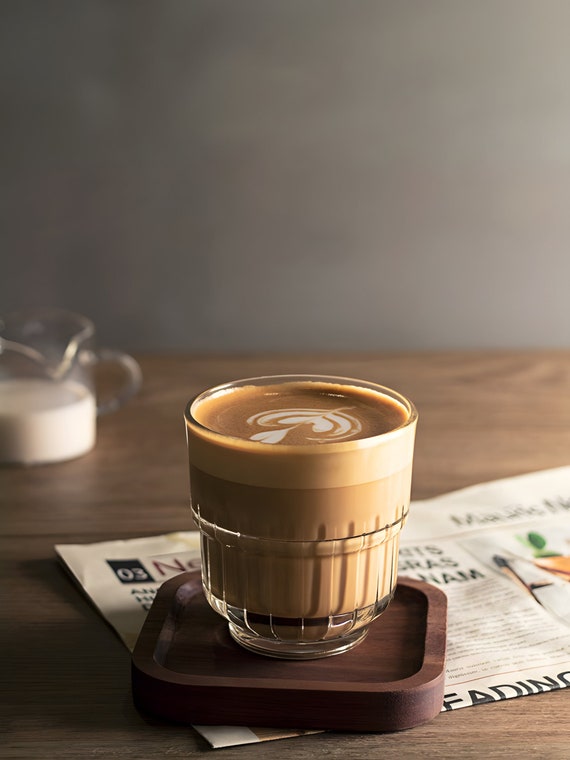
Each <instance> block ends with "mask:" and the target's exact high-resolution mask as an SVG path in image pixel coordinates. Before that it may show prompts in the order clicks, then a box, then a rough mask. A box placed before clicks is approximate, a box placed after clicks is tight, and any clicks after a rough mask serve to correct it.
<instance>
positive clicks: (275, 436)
mask: <svg viewBox="0 0 570 760" xmlns="http://www.w3.org/2000/svg"><path fill="white" fill-rule="evenodd" d="M351 408H352V407H344V408H343V407H341V408H339V409H330V410H323V409H306V408H298V407H297V408H293V409H279V410H277V411H273V410H270V411H263V412H258V413H257V414H253V415H251V417H249V418H248V420H247V423H248V425H251V426H252V427H266V428H271V429H270V430H262V431H261V432H259V433H254V434H253V435H251V436H249V440H250V441H258V442H261V443H281V442H285V443H286V441H285V439H286V437H287V436H288V435H289V434H290V433H292V432H293V431H295V432H297V434H298V433H299V432H300V429H301V431H302V432H303V433H304V435H303V437H304V439H305V440H307V441H314V442H317V443H320V442H325V441H331V440H332V441H340V440H343V439H345V438H348V437H351V436H355V435H358V434H359V433H360V432H361V430H362V424H361V422H360V420H359V419H358V418H357V417H355V416H353V415H351V414H349V412H348V411H347V409H351Z"/></svg>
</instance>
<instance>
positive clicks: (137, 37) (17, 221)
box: [0, 0, 570, 351]
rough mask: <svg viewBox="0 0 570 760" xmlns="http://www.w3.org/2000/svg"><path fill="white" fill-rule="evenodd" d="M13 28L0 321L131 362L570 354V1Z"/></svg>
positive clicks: (444, 1)
mask: <svg viewBox="0 0 570 760" xmlns="http://www.w3.org/2000/svg"><path fill="white" fill-rule="evenodd" d="M0 21H1V24H0V56H1V74H0V108H1V119H0V129H1V135H0V138H1V139H0V151H1V160H2V163H1V178H0V182H1V210H0V213H1V220H0V221H1V225H0V234H1V245H0V257H1V271H0V311H5V310H8V309H11V308H16V307H21V306H26V305H32V304H57V305H61V306H66V307H69V308H72V309H76V310H80V311H82V312H83V313H85V314H87V315H89V316H90V317H92V318H93V319H94V320H95V321H96V323H97V325H98V327H99V332H100V340H101V342H104V343H107V344H109V343H110V344H112V345H120V346H122V347H125V348H129V349H132V350H147V349H148V350H151V349H165V350H176V349H183V350H197V351H218V350H231V351H256V350H302V351H304V350H322V351H328V350H337V349H339V350H344V349H348V350H384V349H386V350H394V349H404V350H405V349H434V348H435V349H439V348H442V349H447V348H458V347H460V348H463V347H464V348H478V347H490V348H493V347H498V348H500V347H560V346H564V347H567V346H568V345H570V321H569V314H570V308H569V298H568V286H569V281H570V255H569V243H570V2H568V1H567V0H565V1H563V2H562V1H561V2H556V0H536V1H534V2H533V1H532V0H493V1H490V0H480V1H479V2H467V1H466V0H393V1H387V0H377V1H376V2H373V1H372V2H367V1H364V0H354V1H350V0H344V1H343V0H282V2H277V1H276V0H265V1H264V0H259V2H252V1H251V0H240V1H239V2H237V1H235V0H162V1H159V0H157V1H156V2H147V1H144V0H142V1H141V0H139V1H136V2H135V1H134V0H133V2H127V1H124V0H123V1H121V0H116V1H113V0H107V1H103V0H94V1H93V2H82V1H81V0H76V1H70V2H61V1H59V2H58V1H57V0H55V1H51V2H47V1H41V0H40V1H38V2H29V0H13V1H12V0H3V1H2V2H1V3H0Z"/></svg>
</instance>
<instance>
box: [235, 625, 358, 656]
mask: <svg viewBox="0 0 570 760" xmlns="http://www.w3.org/2000/svg"><path fill="white" fill-rule="evenodd" d="M228 626H229V630H230V634H231V637H232V638H233V640H234V641H235V642H236V643H237V644H239V645H240V646H242V647H243V648H244V649H247V650H249V651H250V652H254V653H255V654H261V655H265V656H266V657H276V658H278V659H280V660H315V659H319V658H322V657H332V656H333V655H335V654H342V653H343V652H348V651H349V650H350V649H353V648H354V647H355V646H356V645H357V644H360V642H361V641H363V639H365V638H366V634H367V633H368V627H366V628H359V629H358V630H356V631H353V632H352V633H349V634H347V635H346V636H341V637H340V638H338V639H329V640H325V641H286V640H279V639H268V638H265V637H263V636H257V635H256V634H252V633H250V632H249V631H247V630H244V629H243V628H238V626H236V625H235V624H234V623H228Z"/></svg>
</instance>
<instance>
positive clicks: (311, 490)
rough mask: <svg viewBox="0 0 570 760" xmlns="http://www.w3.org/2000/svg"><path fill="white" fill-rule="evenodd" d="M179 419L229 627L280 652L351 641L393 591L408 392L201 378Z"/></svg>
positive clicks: (410, 420) (407, 479) (305, 653)
mask: <svg viewBox="0 0 570 760" xmlns="http://www.w3.org/2000/svg"><path fill="white" fill-rule="evenodd" d="M185 419H186V430H187V441H188V453H189V462H190V489H191V503H192V511H193V515H194V518H195V520H196V523H197V525H198V527H199V529H200V532H201V554H202V578H203V585H204V591H205V595H206V598H207V599H208V602H209V603H210V605H211V606H212V607H213V609H215V610H216V611H217V612H219V613H220V614H221V615H223V616H224V617H226V618H227V620H228V621H229V629H230V633H231V635H232V637H233V638H234V639H235V640H236V641H237V642H238V643H239V644H241V645H242V646H244V647H245V648H247V649H249V650H252V651H255V652H258V653H261V654H266V655H270V656H273V657H280V658H288V659H308V658H316V657H325V656H328V655H332V654H338V653H341V652H344V651H347V650H348V649H351V648H352V647H353V646H355V645H356V644H357V643H358V642H360V641H361V640H362V639H363V638H364V636H365V635H366V633H367V630H368V627H369V625H370V624H371V623H372V621H373V620H374V619H375V618H376V617H378V615H380V614H381V613H382V612H383V611H384V610H385V609H386V607H387V606H388V604H389V602H390V600H391V599H392V596H393V594H394V590H395V586H396V579H397V561H398V546H399V533H400V530H401V528H402V526H403V525H404V523H405V521H406V518H407V514H408V508H409V502H410V487H411V474H412V459H413V448H414V436H415V428H416V422H417V412H416V410H415V408H414V406H413V404H412V403H411V402H410V401H409V400H408V399H406V398H404V397H403V396H402V395H400V394H399V393H396V392H395V391H392V390H389V389H388V388H384V387H383V386H380V385H376V384H374V383H370V382H366V381H361V380H353V379H347V378H340V377H329V376H309V375H280V376H270V377H259V378H249V379H245V380H239V381H235V382H231V383H227V384H225V385H221V386H217V387H216V388H212V389H210V390H207V391H205V392H203V393H201V394H200V395H198V396H197V397H196V398H194V399H193V400H192V401H191V402H190V403H189V404H188V406H187V408H186V413H185Z"/></svg>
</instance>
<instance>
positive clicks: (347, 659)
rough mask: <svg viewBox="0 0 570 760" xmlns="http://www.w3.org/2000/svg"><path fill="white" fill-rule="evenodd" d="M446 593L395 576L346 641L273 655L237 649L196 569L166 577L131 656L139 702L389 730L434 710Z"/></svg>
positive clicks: (254, 719) (172, 714)
mask: <svg viewBox="0 0 570 760" xmlns="http://www.w3.org/2000/svg"><path fill="white" fill-rule="evenodd" d="M446 617H447V600H446V597H445V594H443V592H441V591H439V590H438V589H437V588H435V587H434V586H430V585H428V584H426V583H422V582H421V581H416V580H412V579H408V578H400V580H399V583H398V587H397V589H396V594H395V596H394V599H393V601H392V603H391V604H390V606H389V607H388V609H387V610H386V612H384V614H383V615H381V616H380V617H379V618H378V619H377V620H376V621H375V622H374V623H373V624H372V626H371V629H370V631H369V633H368V636H367V637H366V638H365V639H364V641H363V642H362V643H361V644H359V645H358V646H356V647H355V648H354V649H353V650H350V651H348V652H345V653H343V654H340V655H335V656H333V657H326V658H323V659H318V660H305V661H302V662H301V661H291V660H277V659H273V658H270V657H264V656H263V655H257V654H253V653H250V652H248V651H246V650H245V649H242V647H240V646H238V644H236V643H235V642H234V641H233V639H232V638H231V636H230V634H229V632H228V629H227V623H226V621H225V620H224V619H223V618H222V617H221V616H220V615H218V614H217V613H215V612H214V611H213V610H212V609H211V608H210V606H209V605H208V603H207V601H206V599H205V597H204V594H203V592H202V585H201V579H200V573H196V572H194V573H182V574H181V575H179V576H177V577H175V578H172V579H171V580H169V581H167V582H166V583H164V584H163V585H162V586H161V588H160V589H159V591H158V593H157V596H156V599H155V601H154V603H153V605H152V608H151V610H150V612H149V614H148V617H147V619H146V622H145V625H144V627H143V629H142V631H141V633H140V636H139V639H138V641H137V644H136V646H135V649H134V652H133V657H132V689H133V698H134V702H135V704H136V706H137V707H138V708H139V709H140V710H141V711H143V712H149V713H151V714H153V715H156V716H159V717H161V718H166V719H168V720H172V721H176V722H181V723H188V724H195V725H234V726H269V727H277V728H299V729H304V728H312V729H333V730H339V731H396V730H400V729H405V728H411V727H413V726H416V725H419V724H420V723H425V722H426V721H428V720H431V719H432V718H434V717H435V716H436V715H437V714H438V713H439V712H440V710H441V708H442V704H443V689H444V665H445V643H446Z"/></svg>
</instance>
